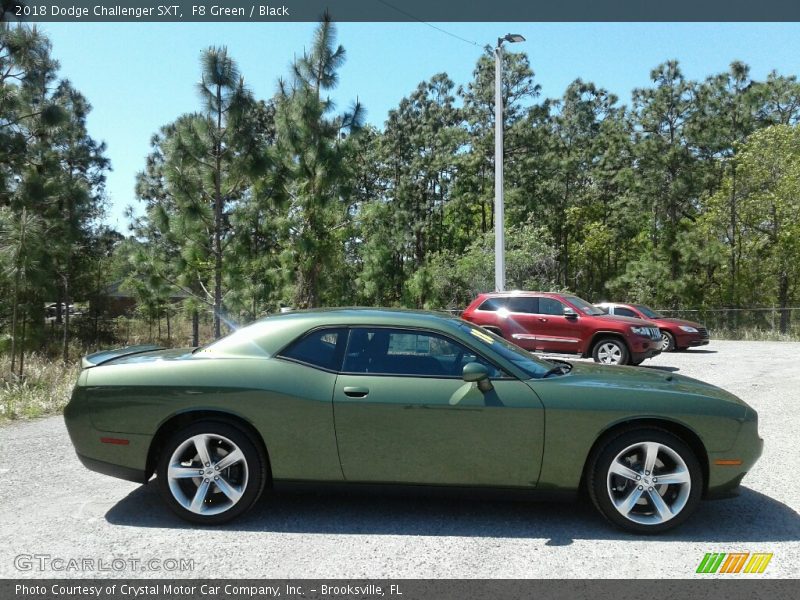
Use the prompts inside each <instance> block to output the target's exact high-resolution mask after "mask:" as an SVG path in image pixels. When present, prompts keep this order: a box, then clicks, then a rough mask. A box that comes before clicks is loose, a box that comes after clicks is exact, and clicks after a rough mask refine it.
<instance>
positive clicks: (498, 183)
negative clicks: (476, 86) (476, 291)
mask: <svg viewBox="0 0 800 600" xmlns="http://www.w3.org/2000/svg"><path fill="white" fill-rule="evenodd" d="M524 41H525V38H524V37H522V36H521V35H519V34H512V33H509V34H507V35H506V36H505V37H501V38H497V47H496V48H495V49H494V287H495V290H496V291H498V292H503V291H505V289H506V243H505V205H504V198H503V189H504V188H503V42H510V43H516V42H524Z"/></svg>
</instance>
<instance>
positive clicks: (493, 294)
mask: <svg viewBox="0 0 800 600" xmlns="http://www.w3.org/2000/svg"><path fill="white" fill-rule="evenodd" d="M574 295H575V294H570V293H566V292H534V291H530V290H511V291H508V292H484V293H482V294H481V295H480V296H481V298H506V297H514V296H548V297H559V296H574Z"/></svg>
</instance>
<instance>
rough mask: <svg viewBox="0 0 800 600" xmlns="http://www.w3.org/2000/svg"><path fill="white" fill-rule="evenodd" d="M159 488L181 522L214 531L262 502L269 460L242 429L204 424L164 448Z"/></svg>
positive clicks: (177, 434) (176, 438) (219, 423)
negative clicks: (205, 525) (206, 527)
mask: <svg viewBox="0 0 800 600" xmlns="http://www.w3.org/2000/svg"><path fill="white" fill-rule="evenodd" d="M157 474H158V487H159V490H160V491H161V494H162V496H163V497H164V499H165V501H166V503H167V505H168V506H169V507H170V508H171V509H172V510H173V511H174V512H175V513H176V514H177V515H178V516H180V517H181V518H183V519H186V520H187V521H192V522H194V523H205V524H209V525H215V524H219V523H225V522H227V521H230V520H231V519H234V518H236V517H238V516H239V515H241V514H242V513H243V512H245V511H246V510H247V509H249V508H250V507H251V506H252V505H253V504H254V503H255V502H256V500H258V498H259V496H260V495H261V492H262V490H263V489H264V483H265V481H266V478H267V468H266V459H265V457H264V456H263V453H262V452H261V451H260V450H259V448H258V446H257V445H256V443H255V442H254V440H253V439H252V438H251V436H250V435H249V434H247V433H246V432H245V431H243V430H242V429H239V428H238V427H235V426H233V425H231V424H228V423H222V422H216V421H203V422H200V423H195V424H194V425H191V426H190V427H187V428H185V429H183V430H181V431H179V432H177V433H176V434H174V435H173V436H172V437H171V438H170V439H169V440H168V441H167V443H166V444H165V446H164V447H163V448H162V452H161V454H160V459H159V464H158V469H157Z"/></svg>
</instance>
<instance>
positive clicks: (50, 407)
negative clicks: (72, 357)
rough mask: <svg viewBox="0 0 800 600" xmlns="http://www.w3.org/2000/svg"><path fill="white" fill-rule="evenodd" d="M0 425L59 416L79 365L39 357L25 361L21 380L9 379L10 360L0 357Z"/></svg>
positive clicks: (77, 372)
mask: <svg viewBox="0 0 800 600" xmlns="http://www.w3.org/2000/svg"><path fill="white" fill-rule="evenodd" d="M0 373H2V379H0V386H1V387H0V423H3V422H9V421H14V420H19V419H32V418H35V417H43V416H46V415H53V414H58V413H60V412H61V411H62V410H63V409H64V406H66V404H67V402H69V398H70V395H71V394H72V388H73V386H74V385H75V382H76V381H77V379H78V374H79V373H80V365H79V364H78V363H77V362H75V363H72V364H69V365H66V366H65V365H64V364H63V363H62V362H61V361H60V360H53V359H51V358H48V357H46V356H43V355H41V354H31V355H29V356H26V357H25V372H24V377H23V378H22V379H17V378H16V377H15V376H13V375H11V374H10V373H11V360H10V358H9V357H8V356H2V357H0Z"/></svg>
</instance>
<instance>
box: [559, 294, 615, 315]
mask: <svg viewBox="0 0 800 600" xmlns="http://www.w3.org/2000/svg"><path fill="white" fill-rule="evenodd" d="M564 298H566V300H567V301H568V302H569V303H570V304H572V305H573V306H575V307H576V308H577V309H578V310H580V311H581V312H584V313H586V314H587V315H604V314H606V313H605V312H603V310H602V309H600V308H597V307H596V306H595V305H594V304H590V303H589V302H587V301H586V300H584V299H583V298H578V297H577V296H564Z"/></svg>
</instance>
